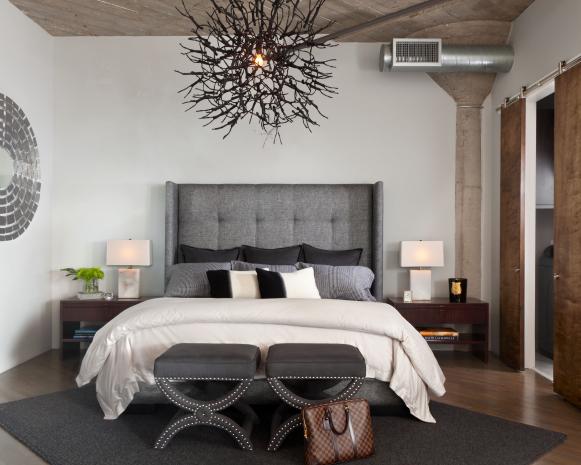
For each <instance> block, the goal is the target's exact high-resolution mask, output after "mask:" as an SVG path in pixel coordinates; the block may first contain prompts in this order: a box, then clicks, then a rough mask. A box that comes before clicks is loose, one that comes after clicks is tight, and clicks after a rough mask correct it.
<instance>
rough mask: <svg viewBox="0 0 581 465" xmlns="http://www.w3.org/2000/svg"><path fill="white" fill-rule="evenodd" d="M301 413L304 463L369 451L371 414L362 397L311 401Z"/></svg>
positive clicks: (315, 464) (322, 464)
mask: <svg viewBox="0 0 581 465" xmlns="http://www.w3.org/2000/svg"><path fill="white" fill-rule="evenodd" d="M302 417H303V427H304V432H305V441H306V448H305V464H306V465H333V464H336V463H341V462H348V461H350V460H356V459H362V458H366V457H370V456H371V455H373V453H374V451H375V448H374V442H373V430H372V427H371V414H370V412H369V404H368V403H367V401H366V400H364V399H353V400H348V401H338V402H330V403H326V404H317V405H311V406H309V407H305V408H304V409H303V411H302ZM349 423H350V424H349Z"/></svg>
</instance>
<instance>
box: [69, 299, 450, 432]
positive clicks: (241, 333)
mask: <svg viewBox="0 0 581 465" xmlns="http://www.w3.org/2000/svg"><path fill="white" fill-rule="evenodd" d="M181 342H211V343H247V344H254V345H256V346H258V347H259V348H260V350H261V352H262V360H263V361H264V360H266V356H267V353H268V348H269V347H270V346H271V345H273V344H277V343H284V342H319V343H343V344H351V345H353V346H356V347H357V348H358V349H359V350H360V351H361V353H362V354H363V356H364V357H365V360H366V365H367V373H366V376H367V377H368V378H375V379H378V380H380V381H386V382H387V383H389V387H390V388H391V389H392V390H393V391H394V392H395V393H396V394H397V395H398V396H399V397H401V399H402V400H403V401H404V402H405V404H406V405H407V407H408V408H409V410H410V412H411V413H412V415H414V416H415V417H417V418H419V419H420V420H422V421H426V422H435V420H434V417H433V416H432V414H431V413H430V409H429V398H430V394H431V395H434V396H442V395H443V394H444V393H445V389H444V381H445V378H444V375H443V373H442V370H441V369H440V366H439V365H438V362H437V361H436V359H435V357H434V354H433V353H432V351H431V349H430V348H429V346H428V344H427V343H426V342H425V340H424V339H423V338H422V336H420V334H419V333H418V332H417V331H416V330H415V329H414V328H413V326H411V325H410V324H409V323H408V322H407V321H406V320H405V319H404V318H403V317H402V316H401V315H400V314H399V313H398V312H397V310H395V309H394V308H393V307H391V306H389V305H387V304H384V303H377V302H354V301H347V300H326V299H321V300H319V299H312V300H299V299H176V298H161V299H152V300H148V301H146V302H143V303H140V304H139V305H135V306H134V307H131V308H129V309H127V310H125V311H124V312H123V313H121V314H120V315H118V316H117V317H116V318H115V319H113V320H111V321H110V322H109V323H107V325H105V326H104V327H103V328H102V329H101V330H99V331H98V332H97V334H96V335H95V338H94V340H93V342H92V343H91V345H90V346H89V348H88V350H87V353H86V355H85V357H84V359H83V363H82V366H81V370H80V373H79V375H78V376H77V384H78V385H79V386H83V385H85V384H87V383H89V382H91V381H92V380H93V379H94V378H95V377H97V398H98V400H99V404H100V405H101V408H102V409H103V412H104V414H105V418H106V419H115V418H117V417H118V416H119V415H121V413H123V411H124V410H125V409H126V408H127V406H128V405H129V404H130V403H131V401H132V399H133V396H134V395H135V393H136V392H138V391H139V385H140V384H154V383H155V381H154V379H153V364H154V361H155V359H156V358H157V357H158V356H159V355H161V354H162V353H163V352H164V351H165V350H166V349H168V348H169V347H171V346H172V345H174V344H177V343H181ZM262 373H263V367H260V369H259V376H264V375H263V374H262Z"/></svg>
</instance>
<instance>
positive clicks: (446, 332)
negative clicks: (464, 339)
mask: <svg viewBox="0 0 581 465" xmlns="http://www.w3.org/2000/svg"><path fill="white" fill-rule="evenodd" d="M418 331H419V332H420V334H421V335H422V336H424V339H425V340H426V341H428V342H456V341H458V338H459V337H460V334H459V333H458V331H456V330H455V329H453V328H419V329H418Z"/></svg>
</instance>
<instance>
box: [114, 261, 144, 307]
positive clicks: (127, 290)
mask: <svg viewBox="0 0 581 465" xmlns="http://www.w3.org/2000/svg"><path fill="white" fill-rule="evenodd" d="M139 271H140V270H139V268H119V281H118V285H119V286H118V288H119V289H118V291H117V295H118V297H119V298H120V299H138V298H139V277H140V273H139Z"/></svg>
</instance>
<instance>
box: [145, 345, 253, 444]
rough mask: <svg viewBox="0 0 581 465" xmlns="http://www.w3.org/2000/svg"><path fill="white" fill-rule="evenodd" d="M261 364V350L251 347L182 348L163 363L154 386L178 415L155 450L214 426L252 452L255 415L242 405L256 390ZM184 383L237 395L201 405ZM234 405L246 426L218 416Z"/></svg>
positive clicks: (172, 351)
mask: <svg viewBox="0 0 581 465" xmlns="http://www.w3.org/2000/svg"><path fill="white" fill-rule="evenodd" d="M259 363H260V351H259V349H258V347H256V346H253V345H247V344H178V345H175V346H173V347H171V348H170V349H168V350H167V351H166V352H165V353H164V354H163V355H161V356H160V357H158V358H157V359H156V361H155V367H154V377H155V382H156V383H157V385H158V386H159V388H160V390H161V391H162V392H163V394H164V395H165V396H166V397H167V398H168V400H169V401H170V402H171V403H173V404H174V405H176V406H177V407H179V410H178V412H177V413H176V414H175V416H174V417H173V418H172V420H171V421H170V423H169V424H168V425H167V426H166V427H165V429H164V430H163V432H162V433H161V434H160V436H159V437H158V439H157V441H156V442H155V444H154V448H155V449H163V448H165V447H166V446H167V445H168V443H169V441H170V440H171V439H172V438H173V437H174V436H175V435H176V434H177V433H178V432H180V431H181V430H183V429H184V428H188V427H191V426H197V425H210V426H215V427H217V428H221V429H223V430H224V431H226V432H227V433H228V434H230V435H231V436H232V437H233V438H234V439H235V441H236V442H237V444H238V445H239V446H240V448H242V449H244V450H252V449H253V447H252V443H251V442H250V434H251V432H252V427H253V425H254V422H255V420H256V415H255V414H254V412H253V411H252V409H251V408H250V407H249V406H247V405H245V404H241V403H240V402H238V401H239V400H240V398H241V397H242V396H243V395H244V393H245V392H246V391H247V390H248V388H249V387H250V385H251V384H252V381H253V379H254V375H255V374H256V368H257V367H258V364H259ZM184 382H186V383H189V382H192V383H193V382H210V383H211V382H217V383H223V382H231V383H235V384H234V387H233V388H232V390H230V391H228V392H226V393H222V394H220V395H219V397H217V398H215V399H213V400H197V399H193V398H191V397H189V396H187V395H186V394H184V393H183V392H182V391H181V390H179V389H178V388H177V387H176V385H177V384H178V383H179V384H183V383H184ZM234 404H236V405H234ZM233 405H234V407H237V408H238V409H239V410H240V411H241V412H242V413H243V418H244V420H243V422H242V425H240V424H238V423H236V422H235V421H234V420H233V419H231V418H230V417H228V416H226V415H224V414H222V413H218V412H220V411H223V410H224V409H226V408H228V407H230V406H233Z"/></svg>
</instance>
